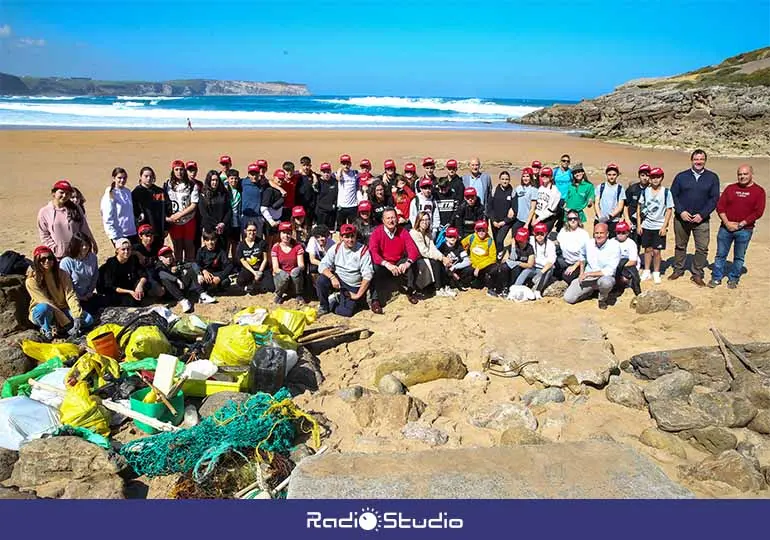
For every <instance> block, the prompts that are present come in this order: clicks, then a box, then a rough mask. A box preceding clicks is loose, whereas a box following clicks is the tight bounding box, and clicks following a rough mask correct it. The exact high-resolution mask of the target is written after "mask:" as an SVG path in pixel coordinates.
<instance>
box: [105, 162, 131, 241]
mask: <svg viewBox="0 0 770 540" xmlns="http://www.w3.org/2000/svg"><path fill="white" fill-rule="evenodd" d="M127 180H128V173H127V172H126V169H124V168H123V167H115V168H114V169H112V183H111V184H110V185H109V187H107V189H106V190H105V191H104V195H103V196H102V200H101V204H100V208H99V209H100V210H101V214H102V223H103V224H104V232H105V233H107V238H109V239H110V240H111V241H112V242H115V240H117V239H118V238H128V239H129V240H131V242H137V241H138V240H139V237H138V236H137V235H136V221H135V220H134V203H133V201H132V200H131V191H130V190H129V189H128V188H127V187H126V181H127Z"/></svg>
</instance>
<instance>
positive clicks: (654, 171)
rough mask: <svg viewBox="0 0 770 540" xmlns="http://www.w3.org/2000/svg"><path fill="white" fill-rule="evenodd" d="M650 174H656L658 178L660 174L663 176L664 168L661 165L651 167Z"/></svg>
mask: <svg viewBox="0 0 770 540" xmlns="http://www.w3.org/2000/svg"><path fill="white" fill-rule="evenodd" d="M650 176H654V177H656V178H657V177H658V176H660V177H662V176H663V169H661V168H660V167H654V168H652V169H650Z"/></svg>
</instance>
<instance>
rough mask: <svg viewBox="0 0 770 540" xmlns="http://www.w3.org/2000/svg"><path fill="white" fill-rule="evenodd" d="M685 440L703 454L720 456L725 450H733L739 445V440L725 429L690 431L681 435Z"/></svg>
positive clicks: (710, 428) (711, 427)
mask: <svg viewBox="0 0 770 540" xmlns="http://www.w3.org/2000/svg"><path fill="white" fill-rule="evenodd" d="M679 436H680V437H682V438H683V439H684V440H686V441H689V442H690V444H691V445H693V446H694V447H695V448H697V449H698V450H700V451H701V452H708V453H710V454H714V455H719V454H721V453H722V452H724V451H725V450H733V449H735V447H736V446H737V445H738V438H737V437H736V436H735V435H733V434H732V433H730V432H729V431H727V430H726V429H724V428H720V427H714V426H709V427H706V428H702V429H688V430H686V431H682V432H680V433H679Z"/></svg>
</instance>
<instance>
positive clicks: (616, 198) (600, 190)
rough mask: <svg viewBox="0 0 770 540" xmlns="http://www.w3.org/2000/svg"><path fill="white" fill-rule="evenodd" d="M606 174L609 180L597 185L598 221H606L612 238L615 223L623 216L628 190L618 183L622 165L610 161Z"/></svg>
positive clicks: (605, 170)
mask: <svg viewBox="0 0 770 540" xmlns="http://www.w3.org/2000/svg"><path fill="white" fill-rule="evenodd" d="M604 174H605V176H606V178H607V180H606V181H605V182H602V183H601V184H599V185H598V186H596V193H595V197H596V223H606V224H607V229H608V230H609V232H610V238H614V237H615V225H616V224H617V223H618V221H620V220H621V218H622V217H623V208H624V207H625V204H626V190H625V189H624V188H623V186H622V185H620V184H619V183H618V177H619V176H620V167H618V166H617V165H615V164H614V163H610V164H609V165H607V167H606V168H605V169H604Z"/></svg>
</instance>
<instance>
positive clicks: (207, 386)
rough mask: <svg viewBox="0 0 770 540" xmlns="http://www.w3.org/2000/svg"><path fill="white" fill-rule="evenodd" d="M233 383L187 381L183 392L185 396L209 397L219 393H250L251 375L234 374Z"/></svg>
mask: <svg viewBox="0 0 770 540" xmlns="http://www.w3.org/2000/svg"><path fill="white" fill-rule="evenodd" d="M232 377H233V380H232V381H216V380H213V379H207V380H205V381H193V380H189V379H188V380H186V381H185V382H184V383H183V384H182V391H183V392H184V395H185V396H191V397H207V396H210V395H212V394H216V393H218V392H248V386H249V384H248V382H249V381H248V377H249V373H248V372H247V371H244V372H243V373H238V374H233V376H232Z"/></svg>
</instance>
